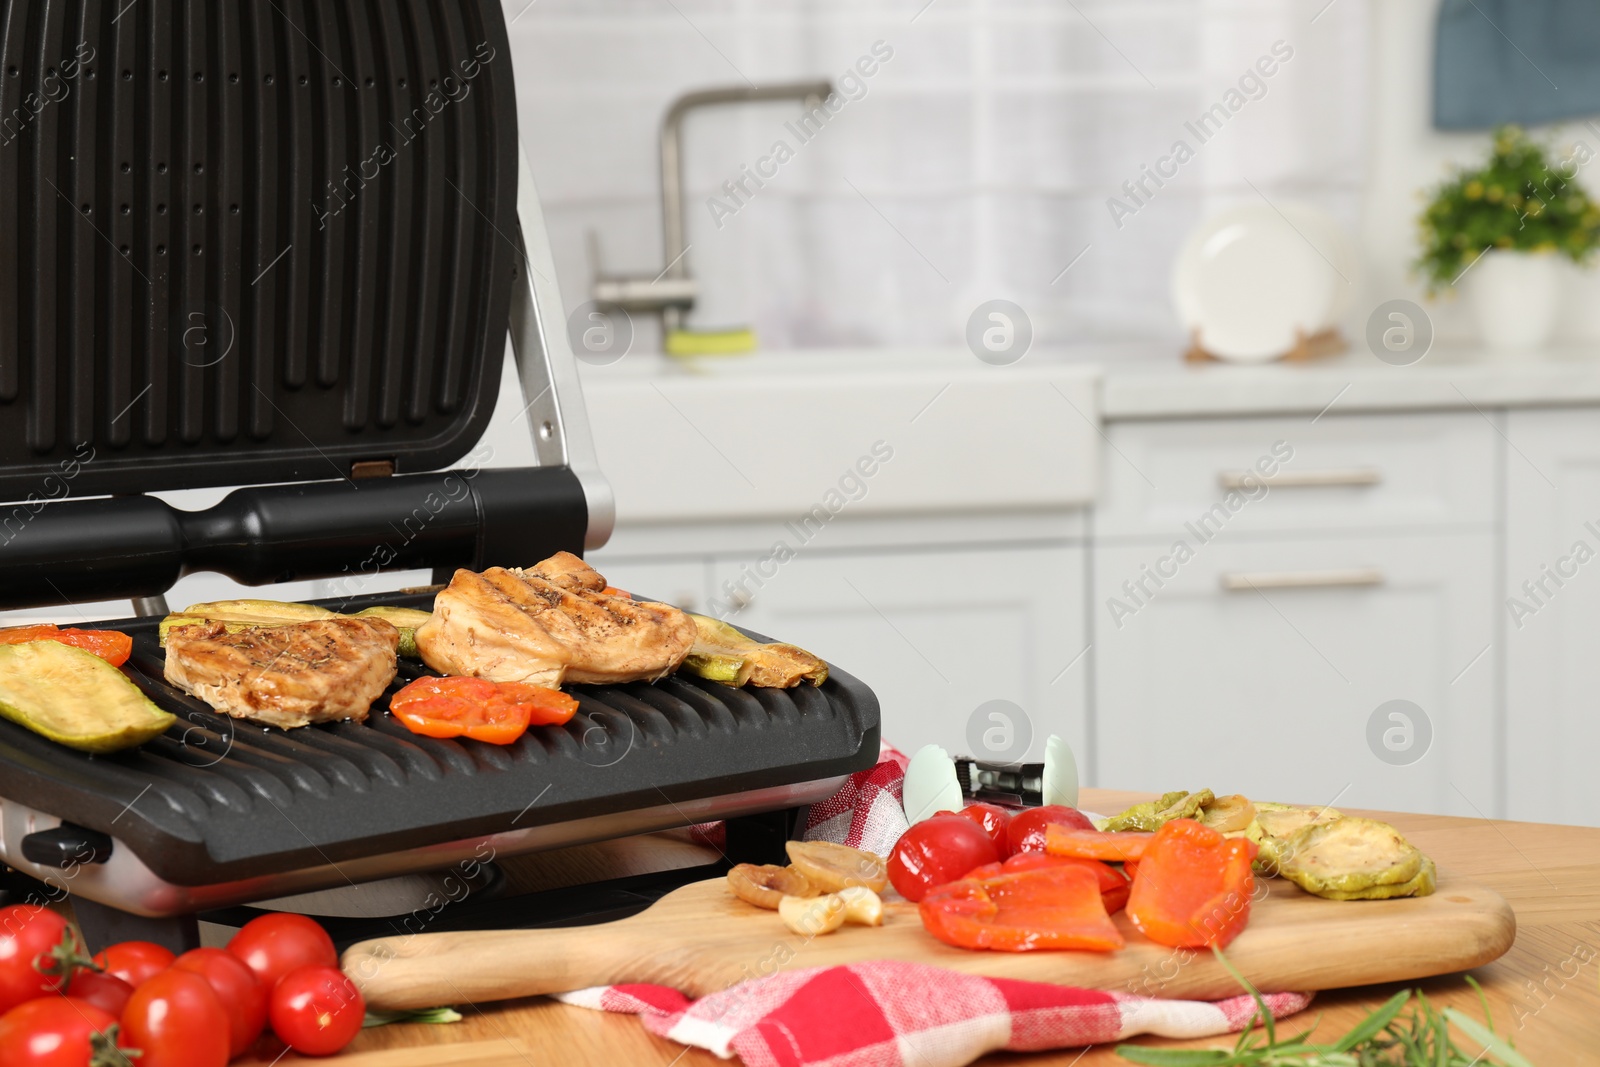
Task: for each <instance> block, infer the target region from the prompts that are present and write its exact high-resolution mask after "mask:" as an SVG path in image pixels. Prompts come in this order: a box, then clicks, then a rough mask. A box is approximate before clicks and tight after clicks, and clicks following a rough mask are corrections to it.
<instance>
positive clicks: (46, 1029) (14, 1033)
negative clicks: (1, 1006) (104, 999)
mask: <svg viewBox="0 0 1600 1067" xmlns="http://www.w3.org/2000/svg"><path fill="white" fill-rule="evenodd" d="M116 1025H117V1017H116V1016H115V1015H112V1014H111V1013H110V1012H108V1011H104V1010H103V1009H101V1008H97V1007H95V1006H94V1005H93V1004H90V1003H89V1002H88V1001H83V1000H75V999H73V998H71V997H61V996H49V997H40V998H39V999H37V1000H30V1001H28V1002H27V1003H26V1004H21V1005H19V1006H17V1007H15V1008H12V1009H11V1010H10V1011H8V1012H6V1013H5V1014H4V1015H0V1063H3V1064H5V1065H6V1067H90V1064H91V1063H92V1062H96V1056H95V1053H96V1052H97V1051H99V1050H98V1049H97V1048H96V1045H99V1046H101V1047H102V1048H105V1049H108V1050H109V1049H110V1048H111V1047H112V1043H113V1034H112V1032H113V1031H114V1030H115V1028H116ZM97 1037H98V1041H97V1040H96V1038H97ZM98 1062H101V1063H104V1062H108V1061H107V1060H106V1058H105V1057H104V1054H102V1056H101V1057H100V1058H99V1060H98Z"/></svg>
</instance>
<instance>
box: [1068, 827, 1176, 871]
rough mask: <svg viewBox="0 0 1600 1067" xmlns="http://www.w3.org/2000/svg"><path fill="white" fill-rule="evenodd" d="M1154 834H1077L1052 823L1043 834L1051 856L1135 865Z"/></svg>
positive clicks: (1085, 831)
mask: <svg viewBox="0 0 1600 1067" xmlns="http://www.w3.org/2000/svg"><path fill="white" fill-rule="evenodd" d="M1155 836H1156V835H1155V834H1147V833H1144V832H1142V831H1139V830H1119V831H1117V832H1116V833H1110V834H1108V833H1104V832H1102V831H1100V830H1078V829H1074V828H1073V827H1070V826H1062V825H1060V824H1059V823H1051V824H1050V826H1049V827H1048V828H1047V829H1046V831H1045V845H1044V850H1045V851H1046V852H1048V853H1050V854H1051V855H1052V856H1076V857H1077V858H1078V859H1085V860H1105V861H1107V862H1109V863H1126V862H1128V861H1130V860H1132V861H1133V862H1135V863H1137V862H1138V861H1139V859H1140V858H1141V857H1142V856H1143V855H1144V850H1145V849H1146V848H1148V847H1149V845H1150V841H1151V840H1152V839H1153V838H1154V837H1155Z"/></svg>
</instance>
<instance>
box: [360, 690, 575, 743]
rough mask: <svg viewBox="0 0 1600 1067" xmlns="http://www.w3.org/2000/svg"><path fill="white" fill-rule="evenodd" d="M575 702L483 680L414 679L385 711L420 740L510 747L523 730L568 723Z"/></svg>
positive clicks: (554, 693)
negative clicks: (464, 739) (469, 741)
mask: <svg viewBox="0 0 1600 1067" xmlns="http://www.w3.org/2000/svg"><path fill="white" fill-rule="evenodd" d="M577 710H578V702H577V701H576V700H574V699H573V698H572V697H569V696H567V695H566V694H565V693H563V692H561V691H560V690H559V689H550V688H547V687H545V686H542V685H527V684H525V683H523V682H491V681H489V680H488V679H486V678H418V679H417V680H416V681H414V682H412V683H411V684H410V685H408V686H406V687H405V688H404V689H402V690H400V692H398V693H396V694H395V695H394V696H393V697H391V698H390V700H389V711H390V713H391V714H393V715H394V717H395V718H397V719H399V720H400V721H401V722H402V723H404V724H405V727H406V729H408V730H410V731H411V732H412V733H414V734H421V735H422V736H423V737H460V736H462V735H463V734H465V735H466V736H467V737H470V738H473V739H474V740H477V741H487V742H488V743H489V744H492V745H509V744H511V743H512V742H513V741H515V740H516V739H517V738H519V737H521V736H522V735H523V734H525V733H527V732H528V727H529V726H530V725H533V726H544V725H549V724H554V725H560V724H562V723H565V722H567V721H568V720H570V719H571V718H572V716H573V715H574V714H575V713H576V712H577Z"/></svg>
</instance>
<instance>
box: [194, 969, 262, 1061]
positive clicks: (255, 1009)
mask: <svg viewBox="0 0 1600 1067" xmlns="http://www.w3.org/2000/svg"><path fill="white" fill-rule="evenodd" d="M172 969H173V970H175V971H188V972H190V973H192V974H198V975H199V976H200V977H201V978H204V979H205V980H206V983H207V984H208V985H210V986H211V991H212V992H213V993H215V994H216V995H217V1000H218V1001H220V1002H221V1003H222V1010H223V1011H224V1012H226V1013H227V1016H228V1039H229V1040H228V1047H229V1053H230V1054H231V1055H232V1056H237V1055H239V1054H240V1053H242V1052H243V1051H244V1050H245V1049H247V1048H249V1047H250V1046H251V1045H253V1044H255V1043H256V1038H258V1037H260V1036H261V1031H262V1030H263V1029H265V1027H266V1025H267V990H265V989H263V988H262V987H261V983H260V981H258V980H257V979H256V973H255V972H254V971H252V970H251V969H250V968H248V967H246V966H245V965H244V963H243V962H242V961H241V960H240V959H239V957H238V956H235V955H234V954H233V953H231V952H225V951H223V950H222V949H220V948H197V949H195V950H194V951H192V952H185V953H184V954H183V955H181V956H179V957H178V958H177V960H176V961H175V962H174V963H173V964H172Z"/></svg>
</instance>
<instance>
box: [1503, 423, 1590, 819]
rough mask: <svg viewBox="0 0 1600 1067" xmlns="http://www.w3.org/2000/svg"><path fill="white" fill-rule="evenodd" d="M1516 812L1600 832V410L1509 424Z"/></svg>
mask: <svg viewBox="0 0 1600 1067" xmlns="http://www.w3.org/2000/svg"><path fill="white" fill-rule="evenodd" d="M1506 438H1507V440H1509V441H1510V443H1511V446H1512V447H1511V449H1510V450H1509V452H1508V455H1507V457H1506V559H1505V568H1504V588H1503V590H1501V595H1500V596H1499V597H1498V598H1497V600H1496V604H1495V608H1496V614H1497V617H1498V619H1499V622H1500V625H1501V627H1502V629H1503V632H1504V635H1505V637H1504V641H1505V661H1506V713H1505V737H1506V786H1507V801H1508V804H1507V814H1508V815H1509V817H1511V818H1513V819H1528V820H1537V821H1541V822H1564V823H1581V824H1586V825H1591V826H1595V825H1600V789H1597V788H1596V785H1595V761H1596V759H1597V758H1600V653H1597V649H1596V644H1597V642H1600V413H1597V412H1596V411H1594V410H1593V409H1588V410H1574V411H1526V412H1524V411H1514V412H1511V413H1509V415H1508V417H1507V422H1506Z"/></svg>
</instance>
